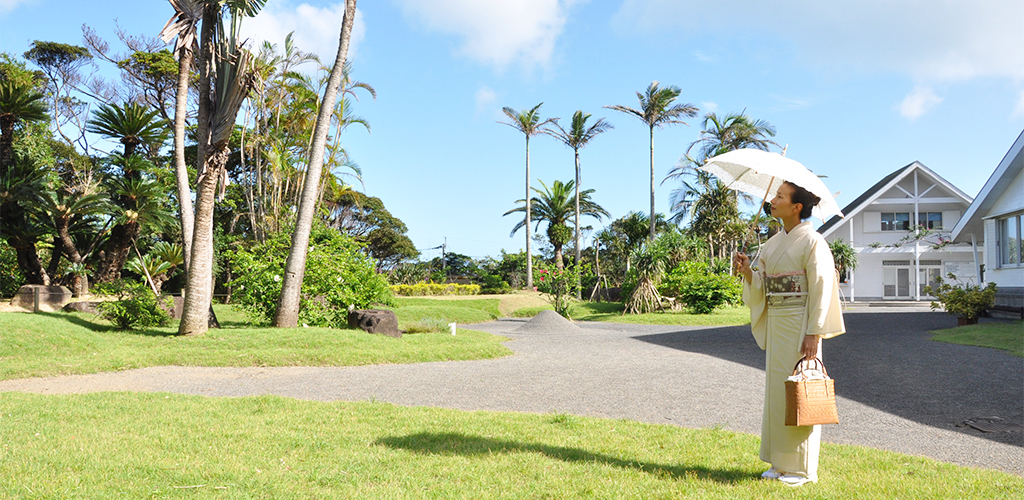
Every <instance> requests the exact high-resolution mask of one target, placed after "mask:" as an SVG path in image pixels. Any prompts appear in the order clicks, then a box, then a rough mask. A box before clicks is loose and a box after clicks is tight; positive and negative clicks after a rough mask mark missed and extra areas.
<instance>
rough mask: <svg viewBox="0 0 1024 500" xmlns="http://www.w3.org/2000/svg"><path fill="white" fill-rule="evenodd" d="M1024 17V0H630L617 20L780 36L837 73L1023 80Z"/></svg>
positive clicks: (695, 31) (655, 28)
mask: <svg viewBox="0 0 1024 500" xmlns="http://www.w3.org/2000/svg"><path fill="white" fill-rule="evenodd" d="M694 19H699V20H701V21H700V22H699V23H694V22H693V20H694ZM1022 19H1024V2H1021V1H1020V0H975V1H971V2H966V1H926V0H856V1H849V0H848V1H838V2H822V1H821V0H790V1H788V2H764V1H760V0H719V1H717V2H702V1H696V0H624V2H623V5H622V7H621V8H620V10H619V11H618V12H617V13H616V15H615V18H614V20H613V24H614V25H615V27H616V28H617V29H618V30H619V31H620V32H623V33H632V34H638V35H641V34H644V33H662V32H664V31H665V29H666V28H675V27H681V26H684V25H685V26H684V27H685V28H686V30H685V31H684V32H685V33H686V34H687V35H689V36H693V37H701V36H707V35H712V36H714V35H720V34H726V33H740V34H744V35H746V36H751V37H755V38H760V37H764V36H766V35H768V36H773V37H779V38H782V39H784V40H788V41H791V42H792V43H793V44H794V47H795V48H796V50H797V51H798V53H799V54H800V55H801V57H803V58H805V59H807V60H808V61H810V62H812V63H813V64H815V65H816V66H818V67H819V68H821V69H824V70H827V71H830V72H832V71H839V72H849V71H868V72H874V71H878V70H883V71H895V72H900V73H905V74H908V75H910V76H912V77H914V78H915V80H916V81H957V80H966V79H971V78H975V77H983V76H996V77H1010V78H1013V79H1014V80H1016V81H1021V80H1024V41H1022V38H1021V35H1020V33H1021V30H1020V27H1021V20H1022Z"/></svg>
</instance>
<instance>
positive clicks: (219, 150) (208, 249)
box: [178, 143, 230, 335]
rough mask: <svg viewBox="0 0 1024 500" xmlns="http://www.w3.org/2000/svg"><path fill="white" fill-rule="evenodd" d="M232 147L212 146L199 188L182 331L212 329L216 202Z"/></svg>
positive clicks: (199, 331)
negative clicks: (214, 211)
mask: <svg viewBox="0 0 1024 500" xmlns="http://www.w3.org/2000/svg"><path fill="white" fill-rule="evenodd" d="M229 151H230V148H229V147H228V145H227V143H225V144H222V145H219V147H218V146H214V147H213V148H210V149H209V151H208V152H209V153H210V154H208V155H207V161H206V165H205V168H203V171H204V173H203V175H201V176H200V178H199V185H198V187H197V188H196V214H195V232H194V233H193V237H194V239H193V243H192V259H191V260H192V262H191V265H190V267H189V271H188V274H189V276H188V280H187V281H186V282H185V290H184V292H185V300H184V303H183V305H182V313H181V324H180V326H179V327H178V333H179V334H180V335H202V334H204V333H206V331H207V330H208V329H209V320H210V307H211V304H212V303H213V205H214V201H215V199H216V196H215V195H216V191H217V180H218V179H219V178H220V172H221V170H223V169H224V165H226V164H227V160H228V152H229Z"/></svg>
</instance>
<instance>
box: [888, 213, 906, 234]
mask: <svg viewBox="0 0 1024 500" xmlns="http://www.w3.org/2000/svg"><path fill="white" fill-rule="evenodd" d="M882 231H910V212H882Z"/></svg>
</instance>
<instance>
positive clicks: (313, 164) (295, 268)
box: [274, 0, 356, 328]
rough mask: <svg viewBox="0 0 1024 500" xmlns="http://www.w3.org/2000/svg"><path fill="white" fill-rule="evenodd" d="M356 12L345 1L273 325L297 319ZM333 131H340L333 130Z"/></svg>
mask: <svg viewBox="0 0 1024 500" xmlns="http://www.w3.org/2000/svg"><path fill="white" fill-rule="evenodd" d="M355 15H356V0H346V1H345V17H344V18H343V19H342V22H341V40H340V42H339V44H338V55H337V56H336V57H335V59H334V67H333V68H331V76H330V78H329V80H328V81H327V88H326V89H324V98H323V100H322V101H321V102H320V112H319V114H318V115H317V118H316V128H315V129H314V132H313V143H312V145H311V147H310V154H309V166H308V167H307V168H306V177H305V182H304V183H303V188H302V198H301V199H300V200H299V211H298V217H297V220H296V221H295V232H294V233H293V234H292V247H291V250H290V251H289V252H288V262H287V264H286V265H285V270H284V279H283V282H282V283H281V297H280V299H279V300H278V304H277V314H275V315H274V326H277V327H284V328H293V327H295V326H297V324H298V321H299V299H300V297H301V294H302V279H303V278H304V277H305V275H306V253H307V251H308V250H309V233H310V230H311V229H312V227H313V216H314V215H315V214H316V205H317V191H318V190H319V189H320V175H321V173H322V171H323V165H324V148H325V147H326V145H327V133H328V132H329V131H330V128H331V119H332V115H333V114H334V105H335V103H336V102H337V98H338V90H339V87H341V81H342V78H343V76H344V67H345V57H346V54H347V52H348V46H349V41H350V39H351V38H352V23H353V21H354V19H355ZM335 133H341V131H340V130H336V131H335Z"/></svg>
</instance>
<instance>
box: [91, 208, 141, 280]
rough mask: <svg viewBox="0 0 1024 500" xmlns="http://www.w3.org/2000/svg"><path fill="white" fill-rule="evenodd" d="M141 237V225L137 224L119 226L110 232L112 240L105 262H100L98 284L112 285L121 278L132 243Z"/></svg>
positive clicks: (108, 244)
mask: <svg viewBox="0 0 1024 500" xmlns="http://www.w3.org/2000/svg"><path fill="white" fill-rule="evenodd" d="M138 236H139V225H138V224H137V223H135V222H128V223H127V224H117V225H116V226H114V228H113V229H111V230H110V239H109V240H108V241H107V247H106V248H105V249H104V255H103V260H102V261H101V262H100V268H99V272H98V273H97V275H96V282H98V283H110V282H111V281H114V280H116V279H118V278H120V277H121V269H123V268H124V263H125V262H127V261H128V253H129V252H130V251H131V249H132V242H133V241H135V238H138Z"/></svg>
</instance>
